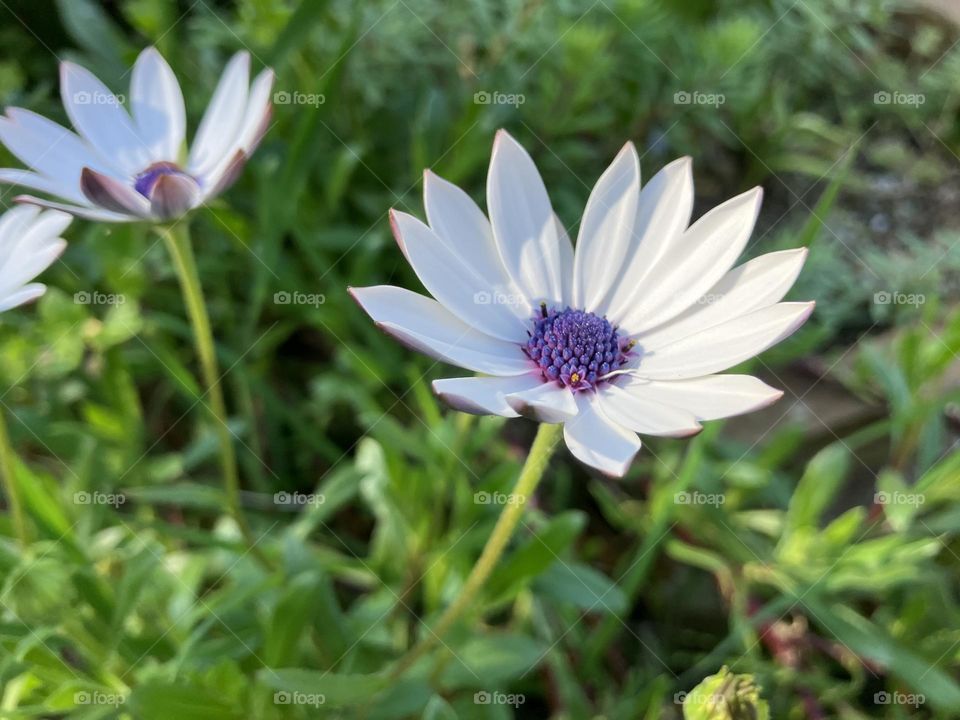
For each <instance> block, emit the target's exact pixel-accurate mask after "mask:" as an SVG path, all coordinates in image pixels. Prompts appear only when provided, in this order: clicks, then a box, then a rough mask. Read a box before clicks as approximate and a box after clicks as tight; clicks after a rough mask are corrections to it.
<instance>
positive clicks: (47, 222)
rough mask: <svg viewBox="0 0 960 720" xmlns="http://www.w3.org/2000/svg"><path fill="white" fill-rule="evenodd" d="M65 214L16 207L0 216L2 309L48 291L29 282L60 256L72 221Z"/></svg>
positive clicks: (0, 289)
mask: <svg viewBox="0 0 960 720" xmlns="http://www.w3.org/2000/svg"><path fill="white" fill-rule="evenodd" d="M72 219H73V218H71V217H70V216H69V215H67V214H66V213H62V212H57V211H56V210H48V211H46V212H40V209H39V208H36V207H29V206H24V207H16V208H13V209H12V210H8V211H7V212H5V213H4V214H3V216H2V217H0V312H3V311H6V310H10V309H11V308H15V307H17V306H18V305H23V304H24V303H26V302H30V301H31V300H36V299H37V298H38V297H40V296H41V295H43V294H44V293H45V292H46V291H47V286H46V285H44V284H43V283H37V282H30V281H31V280H33V279H34V278H35V277H36V276H37V275H39V274H40V273H42V272H43V271H44V270H46V269H47V268H48V267H50V266H51V265H52V264H53V262H54V261H55V260H56V259H57V258H58V257H60V255H61V254H62V253H63V251H64V250H65V249H66V247H67V242H66V240H64V239H63V238H62V237H60V235H61V234H62V233H63V231H64V230H66V229H67V226H68V225H69V224H70V221H71V220H72Z"/></svg>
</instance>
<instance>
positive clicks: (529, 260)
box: [351, 131, 814, 476]
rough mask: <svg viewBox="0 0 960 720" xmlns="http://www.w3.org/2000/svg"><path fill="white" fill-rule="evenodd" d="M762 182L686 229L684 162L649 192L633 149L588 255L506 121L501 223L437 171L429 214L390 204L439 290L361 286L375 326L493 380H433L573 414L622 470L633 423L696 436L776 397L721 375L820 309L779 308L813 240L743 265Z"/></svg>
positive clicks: (596, 206) (592, 226) (490, 408)
mask: <svg viewBox="0 0 960 720" xmlns="http://www.w3.org/2000/svg"><path fill="white" fill-rule="evenodd" d="M761 196H762V193H761V191H760V189H759V188H755V189H753V190H750V191H748V192H745V193H743V194H741V195H738V196H736V197H734V198H732V199H731V200H728V201H727V202H725V203H723V204H722V205H720V206H718V207H716V208H714V209H713V210H711V211H710V212H708V213H706V214H705V215H704V216H703V217H701V218H700V219H699V220H697V221H696V222H695V223H693V224H692V225H690V215H691V211H692V208H693V177H692V171H691V163H690V160H689V158H681V159H680V160H676V161H674V162H672V163H670V164H669V165H667V166H666V167H664V168H663V169H662V170H661V171H660V172H658V173H657V174H656V175H655V176H654V177H653V178H652V179H651V180H650V181H649V182H648V183H647V184H646V185H645V186H643V188H642V189H641V185H640V160H639V158H638V156H637V152H636V150H635V149H634V147H633V145H632V144H631V143H627V144H626V145H625V146H624V148H623V150H622V151H621V152H620V153H619V154H618V155H617V157H616V159H615V160H614V161H613V163H612V164H611V165H610V167H609V168H608V169H607V170H606V172H604V174H603V176H602V177H601V178H600V180H599V181H598V182H597V184H596V186H595V187H594V189H593V191H592V193H591V195H590V199H589V200H588V202H587V207H586V209H585V211H584V215H583V219H582V221H581V223H580V231H579V237H578V240H577V247H576V251H574V248H573V246H572V244H571V242H570V240H569V238H568V237H567V234H566V232H565V231H564V229H563V226H562V225H561V224H560V222H559V220H558V219H557V217H556V215H555V214H554V212H553V208H552V206H551V204H550V200H549V198H548V196H547V191H546V188H545V187H544V184H543V181H542V179H541V178H540V174H539V173H538V172H537V169H536V167H535V166H534V164H533V161H532V159H531V158H530V156H529V155H528V154H527V153H526V151H525V150H524V149H523V148H522V147H521V146H520V145H519V144H518V143H517V142H516V141H515V140H514V139H513V138H512V137H510V135H508V134H507V133H506V132H504V131H500V132H499V133H498V135H497V139H496V141H495V143H494V148H493V156H492V158H491V160H490V171H489V174H488V177H487V210H488V212H489V215H490V217H489V220H488V219H487V217H486V216H485V215H484V214H483V212H482V211H481V210H480V208H479V207H477V205H476V203H474V202H473V201H472V200H471V199H470V197H469V196H467V194H466V193H464V192H463V191H462V190H460V189H459V188H457V187H456V186H454V185H452V184H450V183H448V182H446V181H445V180H442V179H440V178H439V177H437V176H436V175H434V174H432V173H430V172H427V173H426V174H425V178H424V204H425V208H426V214H427V220H428V223H429V224H424V223H423V222H421V221H420V220H418V219H416V218H415V217H413V216H411V215H408V214H405V213H400V212H393V213H392V214H391V220H392V225H393V229H394V234H395V235H396V238H397V242H398V243H399V245H400V248H401V250H402V251H403V253H404V255H405V256H406V258H407V260H408V261H409V262H410V264H411V266H412V267H413V269H414V271H415V272H416V274H417V276H418V277H419V278H420V281H421V282H422V283H423V285H424V287H425V288H426V289H427V291H428V292H429V293H430V294H431V295H432V296H433V297H434V298H435V299H430V298H428V297H425V296H423V295H420V294H417V293H414V292H411V291H409V290H404V289H402V288H397V287H392V286H386V285H381V286H376V287H367V288H354V289H351V293H352V294H353V296H354V297H355V298H356V300H357V301H358V302H359V303H360V305H361V306H362V307H363V309H364V310H365V311H366V312H367V313H368V314H369V315H370V316H371V317H372V318H373V320H374V321H375V322H376V323H377V325H378V326H379V327H381V328H382V329H383V330H385V331H386V332H388V333H390V334H391V335H393V336H395V337H396V338H398V339H399V340H401V341H402V342H404V343H406V344H408V345H409V346H411V347H413V348H415V349H417V350H419V351H421V352H424V353H426V354H428V355H430V356H431V357H434V358H436V359H438V360H442V361H444V362H447V363H451V364H453V365H459V366H460V367H463V368H466V369H468V370H472V371H474V372H476V373H480V374H481V375H480V376H479V377H469V378H450V379H445V380H437V381H435V382H434V390H435V391H436V392H437V393H438V394H439V395H440V396H441V397H442V398H443V399H444V400H445V401H447V402H448V403H449V404H450V405H452V406H453V407H455V408H457V409H459V410H463V411H465V412H471V413H476V414H495V415H502V416H505V417H517V416H519V415H524V416H528V417H532V418H534V419H536V420H539V421H541V422H547V423H564V439H565V440H566V444H567V446H568V447H569V449H570V451H571V452H572V453H573V454H574V455H575V456H576V457H577V458H579V459H580V460H581V461H583V462H584V463H586V464H588V465H591V466H593V467H595V468H597V469H598V470H600V471H602V472H604V473H607V474H609V475H614V476H622V475H623V474H624V473H625V472H626V471H627V469H628V468H629V466H630V463H631V461H632V460H633V457H634V455H635V454H636V452H637V451H638V450H639V449H640V440H639V438H638V437H637V433H640V434H647V435H661V436H669V437H683V436H688V435H692V434H694V433H696V432H698V431H700V429H701V425H700V423H701V422H703V421H706V420H714V419H718V418H723V417H729V416H732V415H738V414H741V413H745V412H749V411H751V410H755V409H758V408H761V407H764V406H766V405H768V404H770V403H772V402H774V401H775V400H777V399H778V398H780V397H781V396H782V394H783V393H782V392H781V391H779V390H776V389H774V388H772V387H769V386H768V385H766V384H765V383H763V382H761V381H760V380H758V379H757V378H754V377H751V376H748V375H735V374H727V375H717V374H716V373H720V372H722V371H724V370H727V369H729V368H731V367H733V366H734V365H737V364H739V363H741V362H743V361H745V360H747V359H749V358H751V357H753V356H755V355H757V354H758V353H760V352H762V351H764V350H766V349H767V348H769V347H770V346H771V345H774V344H775V343H777V342H780V341H781V340H783V339H784V338H786V337H788V336H789V335H790V334H792V333H793V332H794V331H795V330H797V328H799V327H800V326H801V325H802V324H803V323H804V321H805V320H806V319H807V317H809V315H810V313H811V311H812V310H813V305H814V304H813V303H812V302H805V303H796V302H781V300H782V299H783V297H784V295H785V294H786V293H787V291H788V290H789V289H790V287H791V286H792V285H793V282H794V280H795V279H796V277H797V275H798V274H799V272H800V269H801V267H802V266H803V262H804V259H805V258H806V250H805V249H802V248H801V249H796V250H785V251H781V252H774V253H770V254H767V255H762V256H760V257H757V258H755V259H753V260H750V261H749V262H746V263H744V264H742V265H740V266H738V267H735V268H734V267H733V265H734V263H735V262H736V260H737V258H738V257H739V256H740V255H741V254H742V252H743V251H744V249H745V248H746V245H747V241H748V239H749V237H750V234H751V232H752V230H753V226H754V223H755V221H756V217H757V213H758V212H759V209H760V201H761Z"/></svg>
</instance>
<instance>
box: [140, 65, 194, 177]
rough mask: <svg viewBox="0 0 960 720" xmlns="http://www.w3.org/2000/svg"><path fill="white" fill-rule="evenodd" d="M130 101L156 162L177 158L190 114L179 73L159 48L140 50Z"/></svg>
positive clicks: (151, 156) (144, 139) (175, 159)
mask: <svg viewBox="0 0 960 720" xmlns="http://www.w3.org/2000/svg"><path fill="white" fill-rule="evenodd" d="M130 104H131V108H132V111H133V119H134V122H135V123H136V125H137V128H138V129H139V131H140V137H142V138H143V141H144V143H145V144H146V145H147V147H148V148H149V153H150V159H151V160H152V161H153V162H160V161H163V160H166V161H170V162H176V161H177V160H179V158H180V149H181V147H182V146H183V142H184V139H185V138H186V132H187V130H186V128H187V116H186V111H185V110H184V107H183V93H182V92H181V90H180V83H178V82H177V78H176V76H175V75H174V74H173V71H172V70H171V69H170V66H169V65H168V64H167V61H166V60H164V59H163V57H162V56H161V55H160V53H159V52H157V49H156V48H153V47H149V48H147V49H146V50H144V51H143V52H141V53H140V56H139V57H138V58H137V62H136V63H135V64H134V66H133V79H132V81H131V83H130Z"/></svg>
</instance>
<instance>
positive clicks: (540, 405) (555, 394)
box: [506, 381, 577, 423]
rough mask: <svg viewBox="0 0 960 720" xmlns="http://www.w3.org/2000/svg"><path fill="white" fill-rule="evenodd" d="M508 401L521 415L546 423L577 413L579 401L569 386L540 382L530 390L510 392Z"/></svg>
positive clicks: (564, 419) (557, 421)
mask: <svg viewBox="0 0 960 720" xmlns="http://www.w3.org/2000/svg"><path fill="white" fill-rule="evenodd" d="M506 400H507V403H508V404H509V405H510V407H511V408H513V409H514V411H516V412H517V413H518V414H519V415H523V416H524V417H528V418H532V419H534V420H538V421H539V422H545V423H559V422H565V421H567V420H570V419H572V418H574V417H576V415H577V403H576V400H575V399H574V397H573V393H572V392H570V390H569V388H565V387H560V386H559V385H557V384H556V383H545V382H542V381H541V382H540V383H539V384H537V385H536V386H535V387H532V388H530V389H529V390H521V391H520V392H514V393H510V394H509V395H507V396H506Z"/></svg>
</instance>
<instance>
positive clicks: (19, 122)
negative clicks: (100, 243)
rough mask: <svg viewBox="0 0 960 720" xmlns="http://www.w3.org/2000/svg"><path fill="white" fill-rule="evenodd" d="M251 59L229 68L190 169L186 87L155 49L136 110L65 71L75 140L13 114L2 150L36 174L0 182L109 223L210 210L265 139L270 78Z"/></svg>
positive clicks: (147, 55)
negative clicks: (200, 208) (212, 201)
mask: <svg viewBox="0 0 960 720" xmlns="http://www.w3.org/2000/svg"><path fill="white" fill-rule="evenodd" d="M249 76H250V56H249V54H248V53H245V52H241V53H237V54H236V55H234V57H233V59H231V60H230V62H229V64H228V65H227V68H226V70H225V71H224V73H223V76H222V77H221V78H220V82H219V84H218V85H217V89H216V90H215V91H214V93H213V98H212V99H211V101H210V105H209V106H208V108H207V111H206V113H205V114H204V116H203V120H202V121H201V123H200V128H199V129H198V130H197V133H196V136H195V137H194V139H193V145H192V147H191V149H190V152H189V155H187V157H186V159H185V160H184V158H183V155H184V140H185V137H186V116H185V111H184V106H183V95H182V94H181V92H180V85H179V84H178V83H177V79H176V77H174V75H173V72H172V71H171V70H170V66H169V65H167V63H166V61H165V60H164V59H163V58H162V57H161V56H160V53H159V52H157V50H156V49H155V48H152V47H151V48H147V49H146V50H144V51H143V52H142V53H140V56H139V57H138V58H137V62H136V64H135V65H134V67H133V77H132V80H131V85H130V109H131V113H132V114H131V113H128V112H127V110H126V108H125V107H124V104H123V101H122V97H118V96H116V95H114V94H113V93H112V92H111V91H110V90H109V89H107V87H106V86H105V85H104V84H103V83H102V82H100V81H99V80H98V79H97V78H96V77H94V75H93V74H92V73H90V72H89V71H88V70H86V69H85V68H82V67H80V66H79V65H75V64H74V63H71V62H64V63H61V65H60V96H61V99H62V100H63V106H64V109H65V110H66V112H67V115H68V116H69V118H70V121H71V122H72V123H73V126H74V128H75V129H76V131H77V132H76V133H73V132H71V131H69V130H67V129H66V128H64V127H62V126H60V125H58V124H57V123H55V122H52V121H50V120H48V119H46V118H44V117H42V116H40V115H37V114H36V113H33V112H31V111H29V110H24V109H22V108H8V109H7V113H6V116H5V117H2V118H0V141H2V142H3V144H4V145H6V146H7V148H8V149H9V150H10V152H11V153H13V154H14V155H15V156H16V157H17V158H18V159H19V160H20V161H21V162H23V163H24V164H25V165H27V166H29V168H30V170H14V169H3V170H0V182H3V183H8V184H13V185H20V186H23V187H28V188H31V189H33V190H37V191H39V192H41V193H45V194H47V195H52V196H55V197H57V198H59V199H60V200H62V201H63V202H52V201H50V200H45V199H41V198H36V197H33V196H30V195H24V196H21V197H18V198H17V200H18V201H20V202H27V203H33V204H36V205H42V206H44V207H50V208H56V209H58V210H64V211H66V212H69V213H72V214H74V215H77V216H79V217H85V218H90V219H93V220H104V221H108V222H124V221H131V220H155V221H157V220H160V221H163V220H169V219H171V218H175V217H178V216H180V215H183V214H184V213H186V212H187V211H189V210H191V209H193V208H195V207H197V206H199V205H201V204H203V203H204V202H206V201H208V200H209V199H211V198H213V197H214V196H216V195H217V194H219V193H220V192H222V191H223V190H224V189H226V188H227V187H228V186H229V185H230V184H231V183H232V182H233V181H234V180H235V179H236V178H237V176H238V175H239V173H240V170H241V169H242V168H243V166H244V164H245V162H246V160H247V158H248V157H249V156H250V154H251V153H252V152H253V150H254V149H255V148H256V146H257V144H258V143H259V142H260V139H261V138H262V136H263V133H264V132H265V131H266V128H267V124H268V121H269V118H270V108H271V104H270V91H271V88H272V87H273V71H272V70H270V69H269V68H268V69H266V70H264V71H263V72H261V73H260V74H259V75H258V76H257V77H256V79H255V80H254V81H253V83H252V84H250V82H249Z"/></svg>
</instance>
